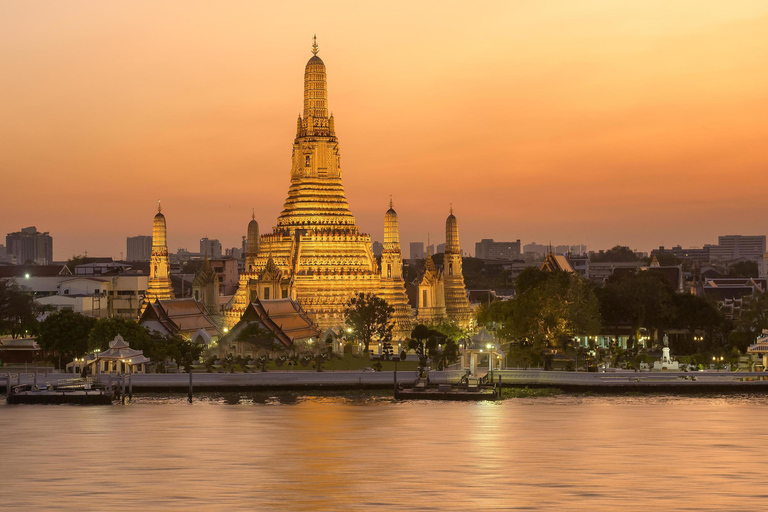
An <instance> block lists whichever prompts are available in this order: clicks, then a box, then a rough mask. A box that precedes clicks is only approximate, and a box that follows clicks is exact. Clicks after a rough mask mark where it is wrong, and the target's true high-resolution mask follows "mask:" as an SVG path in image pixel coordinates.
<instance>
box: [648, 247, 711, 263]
mask: <svg viewBox="0 0 768 512" xmlns="http://www.w3.org/2000/svg"><path fill="white" fill-rule="evenodd" d="M665 255H671V256H675V257H676V258H678V259H679V260H681V261H685V260H688V261H693V262H696V263H709V248H708V247H704V248H703V249H701V248H697V247H692V248H690V249H683V248H682V247H681V246H679V245H676V246H674V247H672V248H671V249H668V248H666V247H664V246H663V245H661V246H659V248H658V249H654V250H652V251H651V258H658V257H659V256H665Z"/></svg>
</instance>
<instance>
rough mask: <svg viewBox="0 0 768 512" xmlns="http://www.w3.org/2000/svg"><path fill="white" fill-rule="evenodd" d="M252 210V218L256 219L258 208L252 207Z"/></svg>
mask: <svg viewBox="0 0 768 512" xmlns="http://www.w3.org/2000/svg"><path fill="white" fill-rule="evenodd" d="M251 212H252V213H251V218H252V219H253V220H256V208H252V209H251Z"/></svg>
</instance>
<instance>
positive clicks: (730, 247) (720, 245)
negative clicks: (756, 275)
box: [704, 235, 765, 261]
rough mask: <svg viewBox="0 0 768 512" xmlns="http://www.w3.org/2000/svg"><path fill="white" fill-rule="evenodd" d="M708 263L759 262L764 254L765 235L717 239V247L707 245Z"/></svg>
mask: <svg viewBox="0 0 768 512" xmlns="http://www.w3.org/2000/svg"><path fill="white" fill-rule="evenodd" d="M704 248H705V249H708V250H709V260H710V261H734V260H738V259H744V260H750V261H759V260H760V259H761V258H762V257H763V253H765V235H760V236H744V235H725V236H719V237H717V245H710V244H707V245H705V246H704Z"/></svg>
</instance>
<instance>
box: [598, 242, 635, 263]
mask: <svg viewBox="0 0 768 512" xmlns="http://www.w3.org/2000/svg"><path fill="white" fill-rule="evenodd" d="M637 259H638V258H637V255H636V254H635V253H634V251H633V250H632V249H630V248H629V247H627V246H625V245H616V246H614V247H613V248H611V249H608V250H607V251H600V252H598V253H593V254H592V255H590V257H589V261H594V262H605V261H610V262H614V263H618V262H627V261H637Z"/></svg>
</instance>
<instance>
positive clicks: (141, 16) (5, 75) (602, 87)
mask: <svg viewBox="0 0 768 512" xmlns="http://www.w3.org/2000/svg"><path fill="white" fill-rule="evenodd" d="M315 32H316V33H317V35H318V43H319V45H320V56H321V57H322V58H323V60H324V61H325V63H326V65H327V68H328V87H329V104H330V108H331V110H332V111H333V113H334V115H335V119H336V130H337V134H338V136H339V138H340V142H341V151H342V155H343V158H344V182H345V187H346V192H347V197H348V199H349V203H350V205H351V207H352V211H353V212H354V213H355V215H356V217H357V220H358V224H359V225H360V227H361V229H362V230H363V231H365V232H369V233H371V235H372V236H373V237H374V239H379V240H380V239H381V233H382V231H383V226H382V224H383V215H384V211H385V210H386V208H387V203H388V200H389V194H393V195H394V198H395V207H396V209H397V211H398V213H399V215H400V229H401V239H402V241H403V242H404V243H403V245H404V252H405V253H406V254H407V253H408V250H407V242H409V241H412V240H426V238H427V233H431V238H432V240H433V241H436V242H442V241H443V239H444V226H445V224H444V223H445V217H446V216H447V214H448V205H449V203H450V202H453V205H454V210H455V212H456V215H457V217H458V219H459V226H460V229H461V241H462V246H463V248H464V249H465V250H468V251H471V252H474V242H475V241H478V240H479V239H480V238H495V239H496V240H515V239H518V238H519V239H521V240H522V242H523V243H524V244H525V243H529V242H533V241H535V242H539V243H546V242H548V241H550V240H551V241H552V242H553V243H556V244H560V243H571V244H576V243H585V244H587V245H588V247H589V248H590V249H599V248H606V247H609V246H612V245H615V244H619V243H620V244H626V245H630V246H631V247H633V248H637V249H641V250H649V249H651V248H652V247H656V246H658V245H659V244H661V243H664V244H666V245H671V244H673V243H681V244H683V245H684V246H690V245H698V246H701V245H703V244H705V243H714V242H716V237H717V235H718V234H729V233H740V234H765V233H766V227H765V226H766V222H765V219H766V218H768V203H766V201H765V199H764V198H765V190H766V188H767V187H768V175H767V172H766V171H768V143H766V138H768V36H767V35H766V34H768V3H766V2H765V0H756V1H746V0H744V1H735V2H722V1H711V2H710V1H705V0H690V1H688V0H676V1H674V2H670V1H669V0H660V1H656V0H643V1H621V2H616V1H615V0H592V1H587V0H585V1H579V2H568V1H558V2H556V1H542V0H530V1H504V2H477V3H469V2H455V3H450V2H445V1H442V2H380V3H377V4H370V3H368V2H359V3H358V2H316V1H315V2H306V3H298V2H269V3H266V2H265V3H263V4H261V5H260V3H259V2H253V1H242V2H234V1H228V2H209V1H200V2H195V1H189V0H183V1H182V0H179V1H156V0H152V1H136V0H133V1H131V2H121V3H116V2H103V1H100V0H94V1H90V2H85V1H68V2H60V1H48V2H45V1H28V0H19V1H10V0H4V1H3V2H2V3H0V70H1V71H2V72H1V74H0V98H2V109H0V177H1V178H2V185H3V186H2V189H3V191H4V192H5V193H4V194H3V200H2V201H1V202H0V233H3V234H4V233H6V232H9V231H16V230H18V229H19V228H21V227H24V226H28V225H36V226H37V227H38V229H41V230H45V231H50V232H51V234H52V235H53V236H54V250H55V254H54V257H55V258H58V259H65V258H67V257H69V256H71V255H72V254H75V253H76V254H81V253H83V252H84V251H86V250H87V251H88V254H89V255H111V256H115V257H118V256H119V255H120V252H121V251H125V237H126V236H129V235H136V234H150V233H151V222H152V216H153V215H154V211H155V206H156V203H157V199H162V200H163V211H164V213H165V214H166V217H167V221H168V229H169V236H168V238H169V246H170V249H171V250H172V251H175V249H176V248H177V247H179V246H182V247H187V248H189V249H190V250H193V251H194V250H197V247H198V239H199V238H200V237H201V236H209V237H212V238H219V239H220V240H221V241H222V244H223V245H224V246H225V247H231V246H239V244H240V237H241V236H242V235H243V234H245V229H246V225H247V222H248V221H249V220H250V212H251V208H255V209H256V218H257V220H258V221H259V224H260V227H261V229H262V232H263V231H264V230H266V229H271V227H272V226H273V225H274V223H275V222H276V219H277V216H278V214H279V212H280V210H281V209H282V205H283V202H284V200H285V196H286V193H287V190H288V183H289V175H288V173H289V170H290V156H291V144H292V142H293V138H294V135H295V129H296V115H297V114H298V113H299V112H300V111H301V109H302V99H303V82H302V80H303V70H304V64H305V63H306V61H307V59H308V58H309V57H310V56H311V54H310V51H309V48H310V45H311V37H312V34H313V33H315ZM0 243H4V240H3V239H1V238H0Z"/></svg>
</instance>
